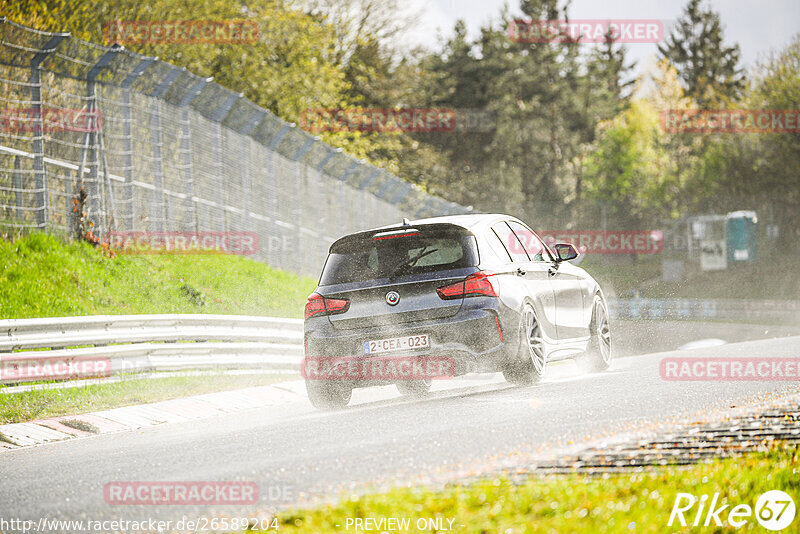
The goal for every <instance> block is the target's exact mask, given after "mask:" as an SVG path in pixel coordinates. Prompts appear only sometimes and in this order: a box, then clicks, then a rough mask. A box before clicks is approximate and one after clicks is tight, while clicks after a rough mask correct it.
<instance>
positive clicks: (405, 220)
mask: <svg viewBox="0 0 800 534" xmlns="http://www.w3.org/2000/svg"><path fill="white" fill-rule="evenodd" d="M403 226H411V221H409V220H408V219H407V218H405V217H403Z"/></svg>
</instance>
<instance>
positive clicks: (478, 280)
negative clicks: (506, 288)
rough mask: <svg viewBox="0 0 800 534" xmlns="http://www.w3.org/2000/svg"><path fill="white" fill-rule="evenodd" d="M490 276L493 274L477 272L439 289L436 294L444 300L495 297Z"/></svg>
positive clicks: (495, 293) (495, 292)
mask: <svg viewBox="0 0 800 534" xmlns="http://www.w3.org/2000/svg"><path fill="white" fill-rule="evenodd" d="M492 276H494V274H490V273H486V272H484V271H478V272H477V273H473V274H471V275H469V276H468V277H467V278H466V279H464V280H463V281H461V282H456V283H455V284H449V285H446V286H443V287H440V288H439V289H437V290H436V292H437V293H438V294H439V297H441V298H443V299H444V300H450V299H460V298H466V297H496V296H497V291H496V290H495V288H494V284H492V281H491V279H490V277H492Z"/></svg>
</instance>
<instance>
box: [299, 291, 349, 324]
mask: <svg viewBox="0 0 800 534" xmlns="http://www.w3.org/2000/svg"><path fill="white" fill-rule="evenodd" d="M348 308H350V301H349V300H347V299H331V298H326V297H323V296H322V295H320V294H319V293H311V295H309V296H308V300H306V311H305V318H306V319H308V318H309V317H318V316H322V315H335V314H337V313H344V312H346V311H347V309H348Z"/></svg>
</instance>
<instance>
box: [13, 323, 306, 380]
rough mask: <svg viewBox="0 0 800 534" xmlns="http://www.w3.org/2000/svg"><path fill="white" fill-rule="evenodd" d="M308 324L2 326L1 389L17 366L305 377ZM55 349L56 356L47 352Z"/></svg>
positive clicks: (14, 378) (23, 324)
mask: <svg viewBox="0 0 800 534" xmlns="http://www.w3.org/2000/svg"><path fill="white" fill-rule="evenodd" d="M302 340H303V321H302V320H299V319H281V318H274V317H251V316H239V315H181V314H172V315H98V316H87V317H48V318H41V319H7V320H2V321H0V382H3V383H16V382H24V381H31V380H42V379H46V377H41V376H36V377H29V378H26V379H20V378H18V377H17V374H15V373H13V372H8V370H9V369H10V368H11V367H12V366H13V367H14V368H19V366H23V367H24V366H28V368H30V366H31V365H33V366H39V367H42V366H44V365H46V364H47V363H48V362H63V361H75V360H80V359H93V360H105V359H107V360H110V363H111V374H118V373H121V372H136V371H144V370H180V369H189V368H191V369H197V368H208V367H224V368H242V367H270V368H290V369H297V368H299V365H300V359H301V357H302V352H303V345H302ZM42 349H50V350H42Z"/></svg>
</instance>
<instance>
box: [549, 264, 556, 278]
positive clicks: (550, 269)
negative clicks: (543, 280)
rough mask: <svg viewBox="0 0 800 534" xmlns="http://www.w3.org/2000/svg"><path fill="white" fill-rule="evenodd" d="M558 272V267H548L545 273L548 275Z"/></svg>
mask: <svg viewBox="0 0 800 534" xmlns="http://www.w3.org/2000/svg"><path fill="white" fill-rule="evenodd" d="M557 273H558V267H552V266H551V267H550V268H548V269H547V274H548V275H550V276H555V275H556V274H557Z"/></svg>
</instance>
